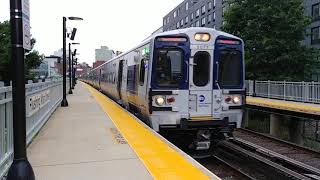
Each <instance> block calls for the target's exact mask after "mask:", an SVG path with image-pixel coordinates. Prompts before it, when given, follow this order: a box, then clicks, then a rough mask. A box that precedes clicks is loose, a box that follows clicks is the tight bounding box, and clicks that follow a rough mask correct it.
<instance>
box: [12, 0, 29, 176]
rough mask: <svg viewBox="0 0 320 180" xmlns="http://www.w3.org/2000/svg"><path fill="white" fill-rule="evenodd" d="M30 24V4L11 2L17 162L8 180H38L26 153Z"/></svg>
mask: <svg viewBox="0 0 320 180" xmlns="http://www.w3.org/2000/svg"><path fill="white" fill-rule="evenodd" d="M22 6H24V9H22ZM26 8H27V9H26ZM23 16H24V17H23ZM26 16H27V17H26ZM25 18H27V19H25ZM29 22H30V21H29V1H28V0H10V24H11V27H10V28H11V43H12V46H11V47H12V52H11V58H12V59H11V60H12V70H13V73H12V74H13V81H12V102H13V104H12V108H13V140H14V145H13V146H14V159H13V163H12V165H11V167H10V169H9V172H8V177H7V179H8V180H34V179H35V176H34V172H33V169H32V166H31V164H30V163H29V161H28V158H27V150H26V101H25V99H26V89H25V70H24V68H25V62H24V50H25V48H27V49H31V45H30V31H29V30H30V29H29V27H30V25H29V24H28V23H29ZM23 28H25V29H23Z"/></svg>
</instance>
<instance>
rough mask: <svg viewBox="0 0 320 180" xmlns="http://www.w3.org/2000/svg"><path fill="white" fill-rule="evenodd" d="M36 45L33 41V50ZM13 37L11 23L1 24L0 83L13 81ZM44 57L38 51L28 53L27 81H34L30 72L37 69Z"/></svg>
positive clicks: (26, 60) (26, 59)
mask: <svg viewBox="0 0 320 180" xmlns="http://www.w3.org/2000/svg"><path fill="white" fill-rule="evenodd" d="M35 43H36V40H35V39H32V40H31V44H32V49H33V47H34V45H35ZM10 52H11V36H10V22H9V21H4V22H3V23H1V22H0V81H6V82H8V81H10V80H11V79H12V74H11V72H12V71H11V53H10ZM43 58H44V57H43V55H40V54H39V52H38V51H36V50H31V51H26V58H25V68H26V70H25V72H26V79H33V78H34V75H33V74H32V72H31V71H30V70H31V69H35V68H37V67H38V66H39V65H40V64H41V62H42V60H43Z"/></svg>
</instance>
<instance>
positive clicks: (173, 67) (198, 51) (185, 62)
mask: <svg viewBox="0 0 320 180" xmlns="http://www.w3.org/2000/svg"><path fill="white" fill-rule="evenodd" d="M215 32H216V31H215V30H211V31H208V32H206V33H201V32H200V33H199V32H197V31H194V32H193V31H192V32H189V33H188V34H185V35H183V34H181V35H172V36H164V37H158V38H156V39H155V46H154V47H155V48H154V60H153V73H152V80H151V91H150V98H151V99H150V100H151V102H152V106H151V112H152V114H151V117H152V118H151V119H152V126H153V128H154V129H155V130H159V129H160V130H173V129H174V130H182V131H184V133H185V132H186V131H190V132H196V133H197V137H200V139H202V138H209V139H210V136H213V135H217V136H220V135H221V134H226V133H231V132H232V130H233V128H235V127H239V126H240V125H241V120H242V106H243V103H244V99H245V96H244V88H243V84H244V65H243V63H244V62H243V42H242V41H241V40H240V39H238V38H236V37H233V36H231V37H229V36H223V35H217V33H215ZM215 138H216V137H215ZM199 141H200V140H199Z"/></svg>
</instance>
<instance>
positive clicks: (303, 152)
mask: <svg viewBox="0 0 320 180" xmlns="http://www.w3.org/2000/svg"><path fill="white" fill-rule="evenodd" d="M234 137H235V139H237V140H238V141H242V142H244V143H246V142H250V143H251V144H254V145H257V146H260V147H263V148H265V149H266V150H271V151H273V152H275V153H278V154H280V155H283V156H285V157H288V158H290V159H293V160H295V161H298V162H301V163H303V164H305V165H308V166H311V167H313V168H315V169H318V170H319V169H320V152H319V151H316V150H313V149H310V148H306V147H303V146H299V145H297V144H294V143H290V142H287V141H284V140H281V139H278V138H275V137H272V136H269V135H265V134H262V133H257V132H254V131H251V130H247V129H238V130H236V131H235V132H234ZM247 144H248V143H247Z"/></svg>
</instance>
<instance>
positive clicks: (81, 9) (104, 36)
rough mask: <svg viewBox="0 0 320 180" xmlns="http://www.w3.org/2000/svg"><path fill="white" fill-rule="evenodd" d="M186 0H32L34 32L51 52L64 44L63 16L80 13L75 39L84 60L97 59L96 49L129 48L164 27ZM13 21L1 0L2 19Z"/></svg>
mask: <svg viewBox="0 0 320 180" xmlns="http://www.w3.org/2000/svg"><path fill="white" fill-rule="evenodd" d="M182 1H183V0H30V18H31V28H32V29H31V34H32V36H33V37H34V38H36V39H37V44H36V47H35V48H36V49H37V50H38V51H40V53H43V54H45V55H51V54H53V52H54V51H56V50H58V49H59V48H61V47H62V16H79V17H82V18H84V21H82V22H72V21H68V22H67V27H70V28H71V27H77V28H78V32H77V35H76V40H75V42H79V43H81V45H79V47H78V52H79V53H80V55H79V56H78V57H79V59H80V62H84V61H85V62H88V63H90V65H91V64H92V62H93V61H94V50H95V49H96V48H99V47H100V46H101V45H107V46H108V47H110V48H112V49H114V50H120V51H127V50H129V49H131V48H133V47H134V46H136V45H138V44H139V43H140V42H141V41H142V40H143V39H144V38H146V37H147V36H149V35H150V34H151V33H152V32H153V31H155V30H156V29H158V28H159V27H161V26H162V18H163V16H164V15H166V14H167V13H168V12H169V11H171V10H172V9H173V8H174V7H176V6H177V5H178V4H179V3H181V2H182ZM5 20H9V0H1V1H0V22H3V21H5Z"/></svg>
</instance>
